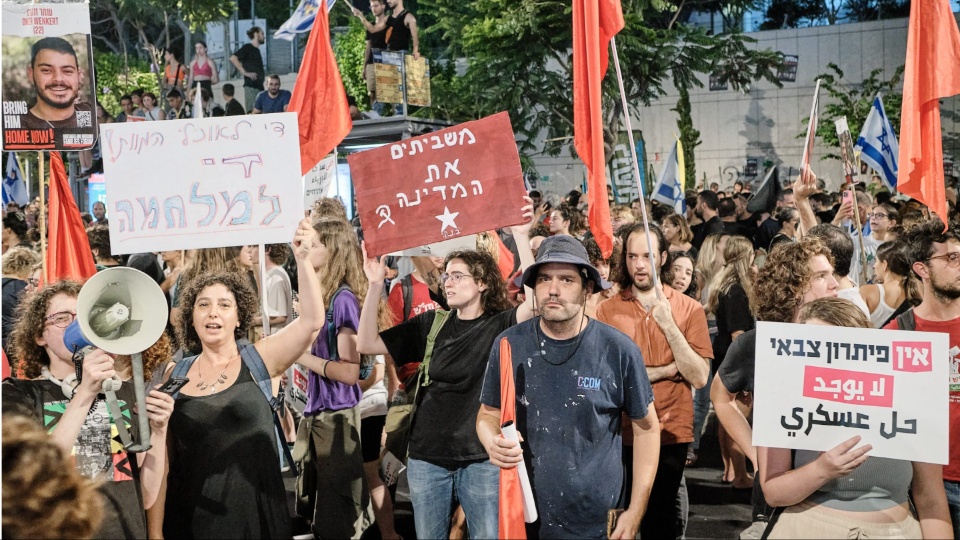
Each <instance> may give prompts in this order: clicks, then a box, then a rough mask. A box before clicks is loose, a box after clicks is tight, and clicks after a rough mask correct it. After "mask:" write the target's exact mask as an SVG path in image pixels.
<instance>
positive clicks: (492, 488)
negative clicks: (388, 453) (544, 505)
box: [407, 458, 500, 539]
mask: <svg viewBox="0 0 960 540" xmlns="http://www.w3.org/2000/svg"><path fill="white" fill-rule="evenodd" d="M407 481H408V482H409V483H410V501H411V502H412V503H413V520H414V524H415V525H416V527H417V538H438V539H439V538H442V539H445V538H448V537H449V536H450V518H451V517H452V516H453V510H454V508H456V504H457V503H458V502H459V503H460V505H461V506H463V512H464V514H466V516H467V531H468V532H469V534H470V538H496V537H497V523H498V521H499V499H500V469H499V468H498V467H497V466H496V465H493V464H492V463H490V462H489V461H483V462H480V463H471V464H469V465H466V466H462V467H456V468H450V467H442V466H440V465H434V464H432V463H427V462H426V461H420V460H417V459H413V458H411V459H410V460H408V463H407Z"/></svg>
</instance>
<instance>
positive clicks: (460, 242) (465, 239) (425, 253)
mask: <svg viewBox="0 0 960 540" xmlns="http://www.w3.org/2000/svg"><path fill="white" fill-rule="evenodd" d="M460 249H477V235H475V234H470V235H467V236H461V237H459V238H452V239H450V240H444V241H443V242H436V243H434V244H427V245H425V246H419V247H415V248H410V249H405V250H403V251H394V252H393V253H388V254H387V255H393V256H397V257H401V256H402V257H446V256H447V254H449V253H453V252H454V251H457V250H460Z"/></svg>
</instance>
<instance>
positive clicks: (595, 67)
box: [573, 0, 623, 257]
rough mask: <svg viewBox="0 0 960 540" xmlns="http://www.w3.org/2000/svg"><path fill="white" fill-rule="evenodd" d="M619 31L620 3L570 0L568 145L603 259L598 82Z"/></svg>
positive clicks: (608, 234)
mask: <svg viewBox="0 0 960 540" xmlns="http://www.w3.org/2000/svg"><path fill="white" fill-rule="evenodd" d="M622 29H623V11H622V10H621V8H620V0H573V146H574V147H575V148H576V149H577V154H578V155H579V156H580V159H581V160H583V163H584V165H586V166H587V172H588V174H587V197H588V201H589V204H590V211H589V214H588V216H587V218H588V221H589V222H590V230H591V231H593V236H594V238H596V240H597V245H598V246H600V251H601V252H602V253H603V256H604V257H609V256H610V254H611V253H612V252H613V230H612V228H611V225H610V203H609V202H608V201H607V181H606V178H607V176H606V173H605V170H606V166H605V165H606V160H605V159H604V152H603V115H602V106H601V101H602V95H601V92H600V82H601V81H602V80H603V76H604V75H605V74H606V72H607V60H608V57H607V54H608V53H607V45H608V44H609V43H610V39H611V38H612V37H613V36H614V35H615V34H616V33H617V32H619V31H620V30H622Z"/></svg>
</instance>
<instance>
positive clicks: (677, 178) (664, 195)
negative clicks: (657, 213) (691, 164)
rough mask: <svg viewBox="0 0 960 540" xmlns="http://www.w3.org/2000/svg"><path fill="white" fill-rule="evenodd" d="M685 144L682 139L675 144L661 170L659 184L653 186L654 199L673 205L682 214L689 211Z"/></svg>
mask: <svg viewBox="0 0 960 540" xmlns="http://www.w3.org/2000/svg"><path fill="white" fill-rule="evenodd" d="M684 172H685V169H684V165H683V145H682V144H681V143H680V139H677V141H676V142H675V143H674V145H673V150H671V151H670V156H669V157H667V162H666V163H665V164H664V165H663V169H662V170H661V171H660V177H659V178H657V185H656V186H654V188H653V200H655V201H657V202H660V203H663V204H666V205H668V206H672V207H673V209H674V210H675V211H676V212H677V213H678V214H680V215H683V214H684V212H686V211H687V201H686V197H685V196H684V188H685V185H686V182H685V180H684Z"/></svg>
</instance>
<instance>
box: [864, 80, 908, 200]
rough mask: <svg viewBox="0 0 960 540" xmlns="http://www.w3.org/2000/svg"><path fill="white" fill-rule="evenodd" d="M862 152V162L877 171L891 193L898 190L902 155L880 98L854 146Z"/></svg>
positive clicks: (874, 102) (874, 101)
mask: <svg viewBox="0 0 960 540" xmlns="http://www.w3.org/2000/svg"><path fill="white" fill-rule="evenodd" d="M854 148H856V149H857V150H858V151H859V152H860V160H861V161H863V162H864V163H866V164H867V165H870V167H871V168H873V170H875V171H877V173H878V174H879V175H880V178H882V179H883V182H884V183H885V184H886V185H887V187H888V188H890V191H896V190H897V169H898V167H897V156H898V155H899V154H900V145H899V143H897V135H896V134H895V133H894V132H893V126H892V125H891V124H890V120H889V119H887V113H886V112H885V111H884V110H883V101H881V100H880V96H877V97H876V98H875V99H874V100H873V107H871V108H870V114H868V115H867V121H866V122H864V123H863V129H862V130H861V131H860V137H858V138H857V144H855V145H854Z"/></svg>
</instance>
